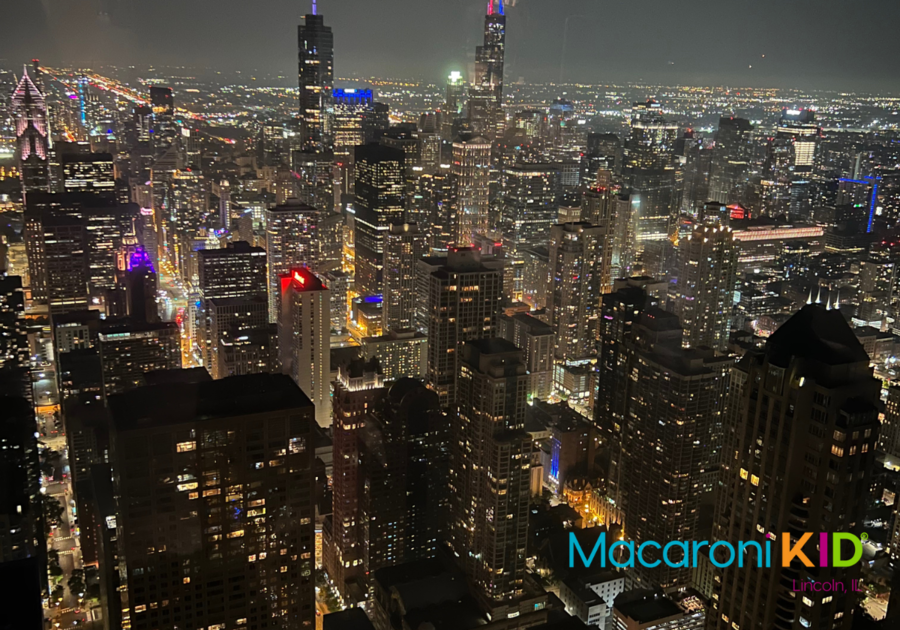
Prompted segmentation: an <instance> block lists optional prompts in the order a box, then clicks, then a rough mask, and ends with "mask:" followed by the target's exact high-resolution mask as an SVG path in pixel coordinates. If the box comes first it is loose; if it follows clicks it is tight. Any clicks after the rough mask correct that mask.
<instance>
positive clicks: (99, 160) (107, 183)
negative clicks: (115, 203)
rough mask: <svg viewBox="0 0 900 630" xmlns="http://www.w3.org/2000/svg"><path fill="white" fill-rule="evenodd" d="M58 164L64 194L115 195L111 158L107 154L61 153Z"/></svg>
mask: <svg viewBox="0 0 900 630" xmlns="http://www.w3.org/2000/svg"><path fill="white" fill-rule="evenodd" d="M60 162H61V167H62V175H63V190H64V192H84V191H86V192H93V193H108V194H110V195H112V194H114V193H115V187H116V177H115V171H114V167H113V156H112V155H110V154H109V153H88V154H86V155H79V154H70V153H69V154H67V153H63V155H62V157H61V159H60Z"/></svg>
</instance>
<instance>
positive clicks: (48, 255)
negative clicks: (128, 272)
mask: <svg viewBox="0 0 900 630" xmlns="http://www.w3.org/2000/svg"><path fill="white" fill-rule="evenodd" d="M32 198H33V197H32ZM25 247H26V250H27V252H28V272H29V276H30V277H31V291H32V293H31V295H32V299H33V300H35V301H36V302H37V303H41V304H46V305H47V306H48V307H49V309H50V312H51V313H53V314H57V313H66V312H69V311H79V310H85V309H87V306H88V301H89V300H88V297H89V289H88V250H87V232H86V230H85V226H84V222H83V220H82V219H81V218H80V217H78V216H76V215H73V214H63V213H56V212H54V211H52V210H50V209H47V208H43V207H37V208H35V207H26V209H25ZM110 258H111V256H110ZM110 262H112V260H110Z"/></svg>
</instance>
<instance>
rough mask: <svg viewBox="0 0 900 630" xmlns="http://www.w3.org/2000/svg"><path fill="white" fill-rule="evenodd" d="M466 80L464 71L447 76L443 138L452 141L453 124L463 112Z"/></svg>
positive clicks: (442, 122) (442, 110)
mask: <svg viewBox="0 0 900 630" xmlns="http://www.w3.org/2000/svg"><path fill="white" fill-rule="evenodd" d="M465 91H466V80H465V79H464V78H463V76H462V73H461V72H459V71H453V72H451V73H450V76H448V77H447V90H446V93H445V96H444V107H443V108H441V139H443V141H444V142H450V141H451V140H452V139H453V125H454V123H455V122H456V121H457V119H458V118H459V117H460V115H461V114H462V113H463V99H464V98H465Z"/></svg>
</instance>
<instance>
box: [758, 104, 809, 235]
mask: <svg viewBox="0 0 900 630" xmlns="http://www.w3.org/2000/svg"><path fill="white" fill-rule="evenodd" d="M821 133H822V130H821V129H820V128H819V126H818V124H817V123H816V112H815V110H814V109H785V110H783V111H782V113H781V120H780V121H779V124H778V129H777V131H776V133H775V137H774V138H771V139H770V140H769V142H768V144H767V145H766V158H765V162H764V163H763V172H762V180H761V182H760V183H761V185H762V205H763V210H764V211H765V212H766V213H767V214H769V215H770V216H777V215H778V214H783V213H789V214H790V215H791V216H794V217H799V218H806V217H807V216H808V212H809V208H810V199H809V183H810V176H811V175H812V171H813V166H814V164H815V159H816V150H817V148H818V144H819V136H820V135H821Z"/></svg>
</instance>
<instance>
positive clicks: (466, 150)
mask: <svg viewBox="0 0 900 630" xmlns="http://www.w3.org/2000/svg"><path fill="white" fill-rule="evenodd" d="M451 172H452V174H453V176H454V177H455V178H456V225H455V226H454V230H453V242H454V243H455V244H456V246H457V247H468V246H469V245H471V244H472V243H473V242H474V237H475V235H477V234H487V233H488V229H489V228H490V181H491V143H490V141H489V140H488V139H486V138H484V137H481V136H476V137H470V136H466V137H465V138H463V137H460V138H457V139H456V140H454V141H453V164H452V167H451Z"/></svg>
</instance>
